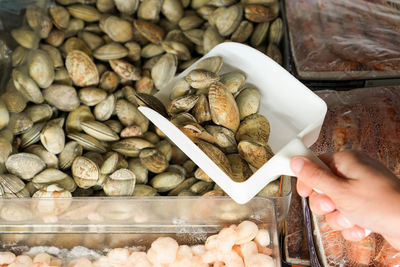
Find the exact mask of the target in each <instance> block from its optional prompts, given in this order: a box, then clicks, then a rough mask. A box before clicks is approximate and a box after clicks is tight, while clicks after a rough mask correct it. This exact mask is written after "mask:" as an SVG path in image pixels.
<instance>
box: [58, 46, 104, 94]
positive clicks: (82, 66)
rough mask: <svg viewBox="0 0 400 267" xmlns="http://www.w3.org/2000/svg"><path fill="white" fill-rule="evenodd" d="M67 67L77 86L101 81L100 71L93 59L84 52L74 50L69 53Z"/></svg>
mask: <svg viewBox="0 0 400 267" xmlns="http://www.w3.org/2000/svg"><path fill="white" fill-rule="evenodd" d="M65 67H66V68H67V70H68V73H69V75H70V76H71V79H72V81H73V82H74V84H75V85H77V86H81V87H84V86H90V85H96V84H98V83H99V73H98V71H97V68H96V65H95V64H94V62H93V60H92V59H91V58H90V57H89V56H88V55H87V54H86V53H84V52H82V51H79V50H73V51H72V52H69V53H68V54H67V57H66V59H65Z"/></svg>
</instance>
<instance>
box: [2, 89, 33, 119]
mask: <svg viewBox="0 0 400 267" xmlns="http://www.w3.org/2000/svg"><path fill="white" fill-rule="evenodd" d="M1 99H2V100H3V102H4V103H5V104H6V106H7V109H8V110H9V111H10V112H14V113H19V112H21V111H23V110H24V109H25V107H26V103H27V100H26V98H25V97H24V96H23V95H22V94H21V93H20V92H19V91H17V90H15V89H14V90H7V91H6V92H5V93H3V94H2V95H1Z"/></svg>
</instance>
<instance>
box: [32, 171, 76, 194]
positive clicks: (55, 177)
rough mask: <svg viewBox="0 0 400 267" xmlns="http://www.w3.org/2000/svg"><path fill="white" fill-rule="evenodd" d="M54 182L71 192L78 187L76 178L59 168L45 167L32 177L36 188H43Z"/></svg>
mask: <svg viewBox="0 0 400 267" xmlns="http://www.w3.org/2000/svg"><path fill="white" fill-rule="evenodd" d="M52 184H55V185H57V186H59V187H61V188H63V189H65V190H67V191H69V192H73V191H74V190H75V189H76V184H75V182H74V180H73V179H72V178H71V177H70V176H69V175H68V174H66V173H64V172H62V171H60V170H58V169H53V168H48V169H45V170H44V171H42V172H41V173H39V174H37V175H36V176H35V177H33V179H32V185H33V186H34V187H35V188H36V189H43V188H45V187H47V186H49V185H52Z"/></svg>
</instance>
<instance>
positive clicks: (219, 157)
mask: <svg viewBox="0 0 400 267" xmlns="http://www.w3.org/2000/svg"><path fill="white" fill-rule="evenodd" d="M197 145H198V146H199V148H200V149H201V150H202V151H203V152H204V153H206V155H207V156H208V157H209V158H210V159H211V160H212V161H214V162H215V164H217V165H218V166H219V167H220V168H221V170H223V171H224V172H225V173H226V174H227V175H228V176H231V175H232V170H231V166H230V164H229V160H228V158H227V157H226V156H225V154H224V153H223V152H222V151H221V150H220V149H218V148H217V147H216V146H214V145H212V144H210V143H207V142H204V141H200V140H199V141H198V142H197Z"/></svg>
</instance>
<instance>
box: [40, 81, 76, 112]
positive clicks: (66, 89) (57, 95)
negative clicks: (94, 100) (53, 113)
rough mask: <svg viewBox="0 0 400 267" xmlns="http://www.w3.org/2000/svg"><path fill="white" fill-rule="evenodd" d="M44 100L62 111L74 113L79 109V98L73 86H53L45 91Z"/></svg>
mask: <svg viewBox="0 0 400 267" xmlns="http://www.w3.org/2000/svg"><path fill="white" fill-rule="evenodd" d="M42 92H43V96H44V99H45V100H46V101H47V103H49V104H50V105H53V106H55V107H56V108H57V109H59V110H62V111H73V110H74V109H76V108H78V107H79V98H78V95H77V93H76V90H75V88H74V87H72V86H68V85H62V84H53V85H51V86H50V87H48V88H46V89H44V90H43V91H42Z"/></svg>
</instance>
